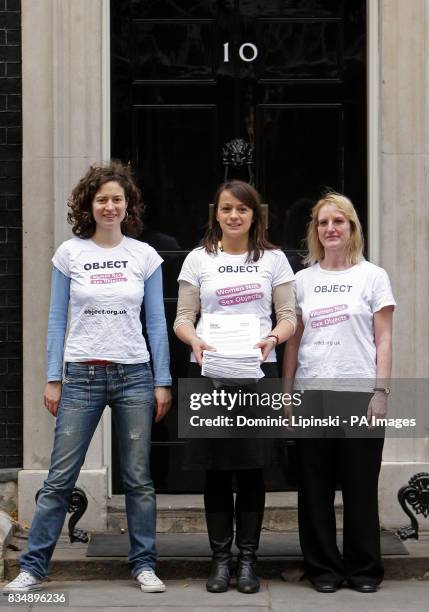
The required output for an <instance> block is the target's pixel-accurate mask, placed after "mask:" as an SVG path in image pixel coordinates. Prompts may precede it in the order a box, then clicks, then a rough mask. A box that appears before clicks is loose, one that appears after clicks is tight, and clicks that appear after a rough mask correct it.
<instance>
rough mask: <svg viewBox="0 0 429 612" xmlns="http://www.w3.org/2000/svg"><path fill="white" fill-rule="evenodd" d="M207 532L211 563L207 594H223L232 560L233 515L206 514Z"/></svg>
mask: <svg viewBox="0 0 429 612" xmlns="http://www.w3.org/2000/svg"><path fill="white" fill-rule="evenodd" d="M206 521H207V532H208V536H209V541H210V547H211V549H212V552H213V561H212V567H211V571H210V575H209V577H208V579H207V584H206V588H207V591H208V592H209V593H224V592H225V591H227V590H228V587H229V582H230V573H229V561H230V559H231V558H232V554H231V545H232V539H233V533H234V532H233V513H232V512H215V513H211V512H208V513H206Z"/></svg>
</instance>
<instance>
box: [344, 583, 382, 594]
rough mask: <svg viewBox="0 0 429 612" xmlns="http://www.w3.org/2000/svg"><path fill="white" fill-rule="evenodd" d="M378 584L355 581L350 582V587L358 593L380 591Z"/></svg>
mask: <svg viewBox="0 0 429 612" xmlns="http://www.w3.org/2000/svg"><path fill="white" fill-rule="evenodd" d="M378 586H379V585H378V584H371V583H370V582H369V583H364V582H363V583H362V584H360V583H355V582H349V587H350V588H351V589H353V590H354V591H357V592H358V593H376V592H377V591H378Z"/></svg>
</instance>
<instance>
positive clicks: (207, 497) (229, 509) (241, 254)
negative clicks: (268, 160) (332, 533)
mask: <svg viewBox="0 0 429 612" xmlns="http://www.w3.org/2000/svg"><path fill="white" fill-rule="evenodd" d="M273 304H274V309H275V313H276V320H277V324H276V326H275V327H274V329H272V322H271V312H272V306H273ZM198 313H200V314H201V315H202V318H200V320H199V322H198V325H197V327H196V329H195V327H194V325H195V321H196V318H197V315H198ZM205 314H215V315H225V316H228V315H232V314H240V315H254V316H255V318H256V320H257V321H258V323H259V326H260V337H259V341H258V342H257V343H256V347H258V348H259V349H260V351H261V360H262V362H263V363H262V371H263V373H264V375H265V376H269V377H277V376H278V372H277V367H276V352H275V347H276V346H277V345H278V344H280V343H281V342H285V341H286V340H287V339H288V338H289V337H290V336H291V335H292V334H293V333H294V330H295V321H296V318H295V313H294V306H293V272H292V269H291V267H290V266H289V263H288V261H287V259H286V257H285V255H284V253H283V252H282V251H280V250H278V249H276V248H275V247H274V246H273V245H271V244H270V243H269V242H268V241H267V238H266V236H265V229H264V220H263V215H262V207H261V203H260V197H259V194H258V193H257V192H256V191H255V189H254V188H253V187H251V186H250V185H248V184H247V183H244V182H242V181H237V180H234V181H229V182H227V183H225V184H223V185H221V186H220V187H219V189H218V191H217V193H216V195H215V198H214V211H213V215H212V218H211V220H210V223H209V228H208V230H207V233H206V235H205V238H204V240H203V241H202V246H201V247H199V248H197V249H194V250H193V251H192V252H191V253H190V254H189V255H188V256H187V258H186V259H185V262H184V264H183V267H182V270H181V273H180V276H179V300H178V308H177V318H176V321H175V324H174V329H175V332H176V335H177V336H178V337H179V338H180V339H181V340H182V341H183V342H185V343H186V344H188V345H189V346H190V347H191V349H192V353H191V364H190V372H189V376H190V378H197V377H199V376H200V375H201V365H202V363H203V351H205V350H212V349H213V348H216V347H213V346H209V345H208V344H207V343H206V342H205V340H204V339H203V331H202V330H203V327H202V326H203V320H202V319H203V318H204V315H205ZM236 331H237V333H238V332H239V330H238V329H237V330H236ZM250 348H251V347H250ZM201 446H202V445H200V449H201ZM266 448H267V445H266V444H265V443H264V440H249V439H233V440H231V439H226V440H225V439H215V440H214V439H210V440H204V449H203V450H204V452H203V453H198V452H197V449H196V448H195V445H194V446H192V445H191V446H190V449H195V456H194V457H193V462H192V463H193V467H200V468H201V467H202V468H204V469H206V482H205V490H204V503H205V511H206V520H207V530H208V535H209V540H210V546H211V548H212V552H213V563H212V571H211V573H210V576H209V579H208V581H207V590H208V591H210V592H212V593H221V592H224V591H226V590H227V589H228V585H229V582H230V573H229V561H230V559H231V545H232V540H233V519H234V514H235V517H236V544H237V546H238V548H239V551H240V554H239V558H238V569H237V588H238V590H239V591H241V592H242V593H255V592H257V591H258V590H259V581H258V578H257V576H256V573H255V565H256V551H257V548H258V544H259V536H260V532H261V526H262V518H263V512H264V503H265V487H264V479H263V469H262V468H263V467H264V465H266V464H267V461H268V459H269V458H268V453H267V452H266ZM234 475H235V480H236V488H237V497H236V504H235V509H234V498H233V489H232V481H233V476H234Z"/></svg>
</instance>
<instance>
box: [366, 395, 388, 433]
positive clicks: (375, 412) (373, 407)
mask: <svg viewBox="0 0 429 612" xmlns="http://www.w3.org/2000/svg"><path fill="white" fill-rule="evenodd" d="M386 414H387V395H386V394H385V393H383V391H375V393H374V395H373V396H372V398H371V399H370V402H369V405H368V411H367V413H366V418H367V419H368V423H369V425H368V427H369V429H374V427H376V424H373V423H372V419H384V418H385V416H386Z"/></svg>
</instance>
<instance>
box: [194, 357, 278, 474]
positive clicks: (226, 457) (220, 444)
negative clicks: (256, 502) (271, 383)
mask: <svg viewBox="0 0 429 612" xmlns="http://www.w3.org/2000/svg"><path fill="white" fill-rule="evenodd" d="M261 368H262V371H263V372H264V374H265V376H266V377H267V378H279V372H278V365H277V363H275V362H273V363H263V364H262V366H261ZM200 377H201V368H200V366H199V365H198V364H197V363H190V364H189V374H188V378H200ZM285 448H286V446H285V444H284V440H277V439H272V438H271V439H264V438H257V439H256V438H199V439H195V438H194V439H190V440H187V441H186V444H185V452H184V462H183V469H185V470H200V469H203V470H249V469H256V468H264V467H268V466H270V465H278V464H279V463H281V464H283V465H284V463H285Z"/></svg>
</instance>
